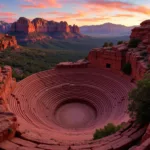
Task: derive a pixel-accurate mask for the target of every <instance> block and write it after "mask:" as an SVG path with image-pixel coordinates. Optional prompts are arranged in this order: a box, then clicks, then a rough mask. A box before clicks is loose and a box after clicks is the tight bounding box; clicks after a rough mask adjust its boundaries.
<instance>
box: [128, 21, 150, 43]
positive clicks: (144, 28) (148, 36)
mask: <svg viewBox="0 0 150 150" xmlns="http://www.w3.org/2000/svg"><path fill="white" fill-rule="evenodd" d="M149 31H150V20H145V21H143V22H142V23H141V24H140V26H139V27H136V28H134V29H133V30H132V33H131V36H130V38H131V39H134V38H135V39H140V40H141V41H143V42H145V43H150V32H149Z"/></svg>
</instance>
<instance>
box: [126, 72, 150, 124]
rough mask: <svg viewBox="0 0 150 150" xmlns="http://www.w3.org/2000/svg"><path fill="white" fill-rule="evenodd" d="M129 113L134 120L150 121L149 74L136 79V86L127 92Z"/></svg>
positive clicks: (142, 122) (139, 121)
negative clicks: (138, 79)
mask: <svg viewBox="0 0 150 150" xmlns="http://www.w3.org/2000/svg"><path fill="white" fill-rule="evenodd" d="M128 110H129V115H130V117H131V118H134V119H135V120H136V122H138V123H141V124H145V123H148V122H150V75H149V74H147V75H145V77H144V78H143V79H142V80H140V81H138V83H137V87H136V88H135V89H133V90H132V91H131V92H130V93H129V105H128Z"/></svg>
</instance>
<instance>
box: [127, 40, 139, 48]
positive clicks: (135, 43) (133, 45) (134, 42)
mask: <svg viewBox="0 0 150 150" xmlns="http://www.w3.org/2000/svg"><path fill="white" fill-rule="evenodd" d="M140 42H141V40H140V39H131V40H130V41H129V45H128V47H129V48H136V47H137V46H138V45H139V43H140Z"/></svg>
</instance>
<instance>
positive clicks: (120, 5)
mask: <svg viewBox="0 0 150 150" xmlns="http://www.w3.org/2000/svg"><path fill="white" fill-rule="evenodd" d="M84 7H86V8H88V9H89V10H91V11H95V12H107V11H108V10H109V12H110V11H115V10H120V11H127V12H134V13H141V14H145V15H150V8H148V7H146V6H139V5H133V4H131V3H127V2H120V1H106V0H87V3H85V4H84ZM110 13H111V12H110Z"/></svg>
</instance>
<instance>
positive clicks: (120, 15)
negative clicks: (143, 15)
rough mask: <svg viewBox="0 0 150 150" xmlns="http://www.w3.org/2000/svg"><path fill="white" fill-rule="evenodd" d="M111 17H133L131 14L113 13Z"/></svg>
mask: <svg viewBox="0 0 150 150" xmlns="http://www.w3.org/2000/svg"><path fill="white" fill-rule="evenodd" d="M113 17H121V18H122V17H127V18H129V17H135V16H134V15H132V14H117V15H115V16H113Z"/></svg>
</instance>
